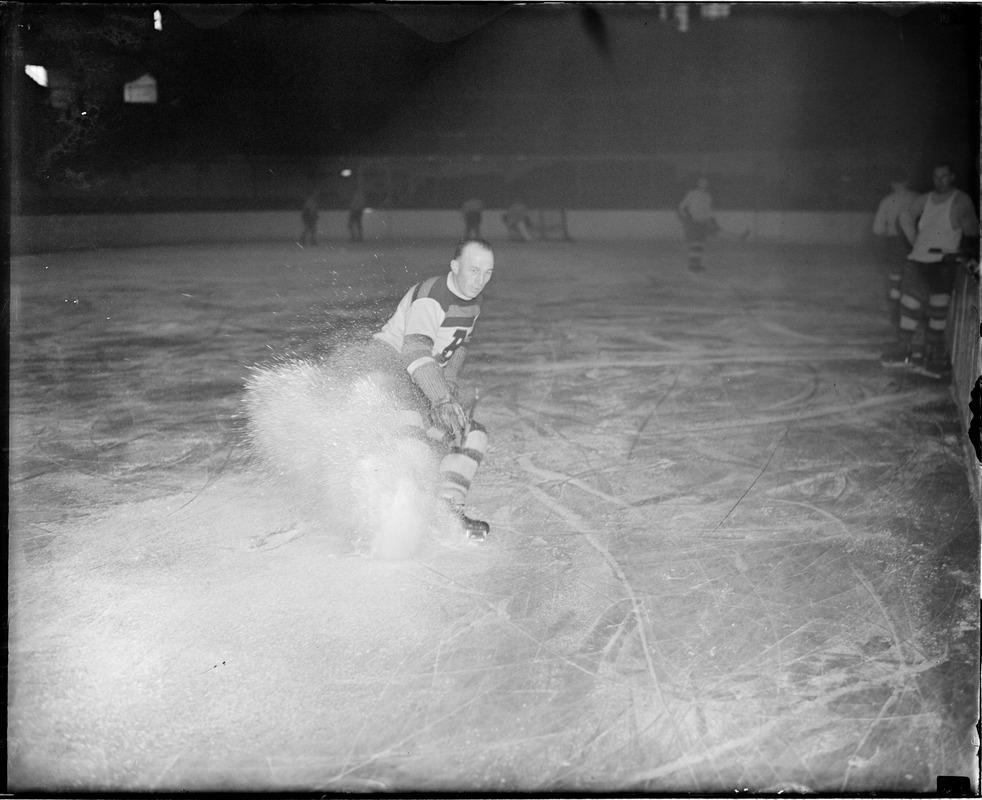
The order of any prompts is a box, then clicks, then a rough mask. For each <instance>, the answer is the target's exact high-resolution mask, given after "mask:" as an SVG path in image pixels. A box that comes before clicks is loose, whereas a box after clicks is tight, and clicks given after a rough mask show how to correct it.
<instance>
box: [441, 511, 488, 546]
mask: <svg viewBox="0 0 982 800" xmlns="http://www.w3.org/2000/svg"><path fill="white" fill-rule="evenodd" d="M447 507H448V508H449V509H450V513H451V514H453V515H454V517H456V518H457V519H458V520H459V521H460V524H461V526H462V527H463V528H464V535H465V536H466V537H467V539H468V540H469V541H471V542H484V541H487V539H488V537H489V536H490V535H491V526H490V525H488V523H486V522H484V521H483V520H479V519H471V518H470V517H468V516H467V515H466V514H465V513H464V507H463V506H459V505H457V504H455V503H449V502H448V503H447Z"/></svg>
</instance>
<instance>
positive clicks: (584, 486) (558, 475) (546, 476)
mask: <svg viewBox="0 0 982 800" xmlns="http://www.w3.org/2000/svg"><path fill="white" fill-rule="evenodd" d="M516 461H517V462H518V465H519V466H520V467H521V468H522V469H524V470H525V471H526V472H527V473H529V474H530V475H535V476H536V477H538V478H542V479H543V481H544V482H550V483H561V484H565V483H568V484H570V485H571V486H575V487H576V488H577V489H580V490H582V491H584V492H586V493H587V494H592V495H594V496H595V497H599V498H601V499H602V500H606V501H607V502H608V503H613V504H614V505H618V506H622V507H623V508H633V507H634V506H633V505H632V504H631V503H629V502H628V501H627V500H624V499H622V498H620V497H615V496H614V495H612V494H607V493H606V492H602V491H601V490H600V489H594V488H593V487H592V486H590V484H588V483H585V482H584V481H581V480H580V479H579V478H574V477H572V476H570V475H566V474H565V473H562V472H552V471H550V470H546V469H542V468H541V467H537V466H535V464H533V463H532V460H531V459H530V458H529V457H528V456H525V455H523V456H519V457H518V458H517V459H516ZM557 513H559V514H560V515H562V512H559V511H557Z"/></svg>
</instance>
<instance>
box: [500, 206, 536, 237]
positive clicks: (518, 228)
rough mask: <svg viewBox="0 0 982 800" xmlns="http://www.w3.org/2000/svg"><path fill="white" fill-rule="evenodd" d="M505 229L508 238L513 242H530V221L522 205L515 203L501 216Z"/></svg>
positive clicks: (526, 210) (527, 212)
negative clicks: (506, 229)
mask: <svg viewBox="0 0 982 800" xmlns="http://www.w3.org/2000/svg"><path fill="white" fill-rule="evenodd" d="M502 220H503V221H504V223H505V227H507V228H508V238H509V239H511V240H512V241H513V242H530V241H532V230H531V226H532V220H531V218H530V217H529V211H528V209H527V208H526V207H525V204H524V203H520V202H518V201H515V202H514V203H512V204H511V206H509V208H508V210H507V211H506V212H505V213H504V214H503V215H502Z"/></svg>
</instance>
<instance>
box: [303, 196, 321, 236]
mask: <svg viewBox="0 0 982 800" xmlns="http://www.w3.org/2000/svg"><path fill="white" fill-rule="evenodd" d="M319 214H320V196H319V193H318V191H317V190H316V189H315V190H314V191H312V192H311V193H310V194H309V195H307V199H306V200H304V202H303V207H302V208H301V209H300V221H301V223H303V230H302V232H301V233H300V245H301V247H302V246H303V245H305V244H307V243H308V242H309V243H310V245H311V246H313V247H316V246H317V217H318V215H319Z"/></svg>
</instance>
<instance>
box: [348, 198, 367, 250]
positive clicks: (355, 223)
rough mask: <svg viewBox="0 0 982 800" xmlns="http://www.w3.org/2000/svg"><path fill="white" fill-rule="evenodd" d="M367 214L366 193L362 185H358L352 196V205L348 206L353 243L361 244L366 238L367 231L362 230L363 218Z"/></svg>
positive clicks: (349, 227) (349, 228)
mask: <svg viewBox="0 0 982 800" xmlns="http://www.w3.org/2000/svg"><path fill="white" fill-rule="evenodd" d="M364 213H365V193H364V192H363V191H362V188H361V185H360V184H356V185H355V190H354V191H353V192H352V194H351V204H350V205H349V206H348V233H350V234H351V241H353V242H361V241H363V240H364V238H365V231H364V229H363V228H362V223H361V218H362V216H363V215H364Z"/></svg>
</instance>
